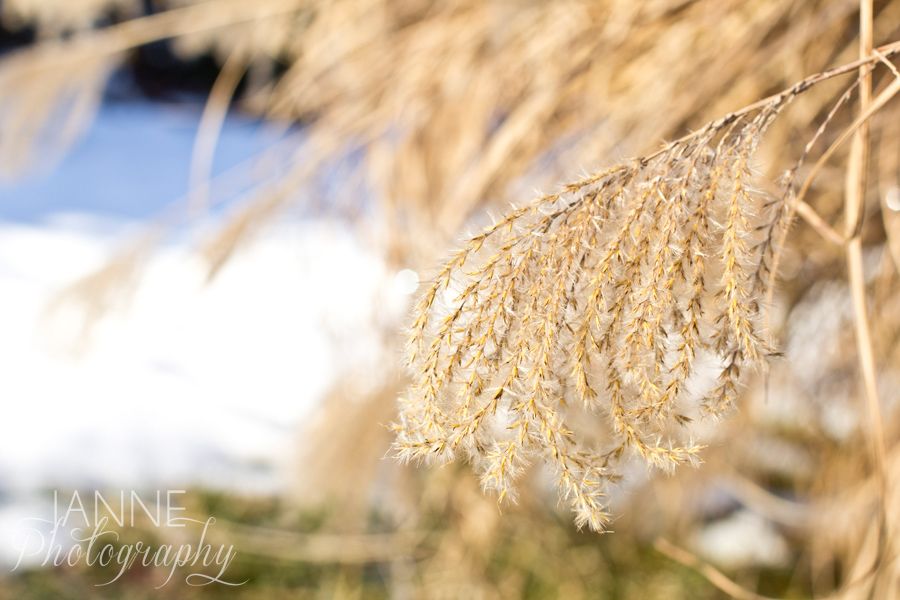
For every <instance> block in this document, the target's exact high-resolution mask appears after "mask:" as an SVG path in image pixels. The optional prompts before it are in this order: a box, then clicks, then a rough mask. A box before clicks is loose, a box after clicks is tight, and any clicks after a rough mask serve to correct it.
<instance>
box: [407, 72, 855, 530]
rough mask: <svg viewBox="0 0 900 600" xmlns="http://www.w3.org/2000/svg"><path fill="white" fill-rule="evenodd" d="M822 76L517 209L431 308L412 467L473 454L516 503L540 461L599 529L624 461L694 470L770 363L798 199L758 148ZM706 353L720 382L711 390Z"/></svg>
mask: <svg viewBox="0 0 900 600" xmlns="http://www.w3.org/2000/svg"><path fill="white" fill-rule="evenodd" d="M843 72H847V70H846V69H845V70H844V71H843ZM824 78H825V77H823V76H822V75H819V76H814V77H813V78H810V79H807V80H805V81H803V82H801V83H799V84H797V85H795V86H794V87H792V88H790V89H788V90H786V91H784V92H782V93H780V94H777V95H775V96H772V97H770V98H767V99H766V100H763V101H760V102H758V103H756V104H754V105H752V106H750V107H747V108H745V109H743V110H741V111H737V112H735V113H732V114H729V115H727V116H725V117H723V118H722V119H719V120H717V121H714V122H711V123H709V124H707V125H706V126H705V127H703V128H701V129H699V130H697V131H695V132H693V133H691V134H690V135H688V136H685V137H683V138H681V139H679V140H676V141H674V142H671V143H668V144H666V145H665V146H663V147H662V148H661V149H660V150H659V151H657V152H655V153H653V154H650V155H648V156H645V157H642V158H639V159H635V160H632V161H629V162H626V163H623V164H621V165H618V166H616V167H613V168H611V169H609V170H606V171H604V172H601V173H598V174H595V175H593V176H590V177H588V178H586V179H583V180H582V181H579V182H577V183H574V184H570V185H567V186H565V187H564V188H563V189H562V191H560V192H558V193H555V194H550V195H547V196H543V197H541V198H539V199H538V200H536V201H534V202H533V203H531V204H529V205H526V206H522V207H519V208H515V209H514V210H512V211H510V212H509V213H508V214H507V215H506V216H505V217H503V218H501V219H499V220H497V221H496V222H495V223H494V224H493V225H491V226H489V227H487V228H486V229H485V230H484V231H482V232H481V233H479V234H478V235H475V236H474V237H472V238H471V239H470V240H469V241H468V242H467V243H466V244H464V245H463V247H462V248H461V249H460V250H459V251H458V252H457V253H456V254H455V255H454V256H453V257H451V258H450V260H449V261H447V262H446V263H445V265H444V266H443V268H442V269H440V271H439V272H438V274H437V275H436V276H435V278H434V279H433V280H432V281H431V283H430V285H429V287H428V288H427V289H426V291H425V293H424V294H423V295H422V296H421V298H420V300H419V302H418V304H417V305H416V318H415V320H414V323H413V326H412V332H411V337H410V341H409V363H410V365H411V366H412V370H413V373H414V382H413V384H412V385H411V386H410V388H409V390H408V393H407V395H406V397H405V398H404V399H403V400H402V402H401V411H400V418H399V421H398V423H397V424H396V425H395V430H396V433H397V439H396V443H395V448H396V451H397V454H398V456H399V457H400V458H401V459H404V460H422V459H426V460H438V461H446V460H451V459H452V458H453V457H455V456H457V455H463V456H466V457H467V458H468V459H469V460H470V461H471V462H472V463H473V465H474V466H475V468H476V469H477V470H478V472H479V473H480V474H481V478H482V483H483V485H484V487H485V488H486V489H490V490H494V491H496V492H498V493H499V494H500V496H501V498H503V497H506V496H509V495H511V494H512V493H514V486H515V482H516V478H517V477H518V476H519V475H520V474H521V473H522V472H523V470H524V467H525V466H526V465H527V464H528V463H529V462H531V461H532V460H535V459H538V460H543V461H544V462H545V463H546V464H548V465H550V466H551V467H552V468H553V469H554V471H555V472H556V474H557V482H558V486H559V490H560V494H561V496H562V497H564V498H566V499H567V500H568V501H569V502H570V504H571V506H572V508H573V510H574V512H575V515H576V522H577V523H578V524H579V525H588V526H589V527H590V528H591V529H594V530H598V531H599V530H603V529H604V527H605V525H606V523H607V522H608V514H607V512H606V503H605V495H606V489H607V485H608V484H609V483H610V482H612V481H615V480H616V478H617V475H616V466H617V463H619V462H620V461H621V460H622V459H623V458H625V457H628V456H634V457H637V458H639V459H641V460H643V461H644V462H646V463H647V464H649V465H651V466H653V467H656V468H660V469H664V470H671V469H673V468H674V467H676V466H677V465H680V464H684V463H695V462H697V461H698V460H699V459H698V453H699V451H700V450H701V446H700V445H699V444H697V443H694V442H693V441H692V440H691V435H690V427H689V424H690V423H691V422H692V420H693V419H694V417H695V416H697V415H703V414H709V415H720V414H721V413H722V412H723V411H725V410H727V409H728V408H729V407H730V406H732V405H733V404H734V401H735V399H736V397H737V394H738V392H739V389H740V386H741V382H742V377H743V375H744V373H745V372H746V371H748V370H753V369H755V368H758V367H759V366H760V365H762V364H763V362H764V360H765V359H766V357H767V356H768V355H770V354H771V353H772V352H773V350H772V347H771V344H770V343H769V341H768V334H767V332H766V331H765V330H764V327H763V323H762V318H761V313H762V312H763V305H764V302H763V299H764V297H765V294H766V292H767V286H769V285H771V278H770V277H768V275H769V272H770V269H771V262H772V256H773V254H774V253H775V251H776V249H777V246H778V244H779V243H780V240H779V235H780V234H781V233H782V232H784V231H785V230H786V228H787V226H788V223H789V221H790V218H791V216H792V211H791V210H790V206H789V201H790V199H789V198H788V196H787V193H786V195H785V196H784V197H781V198H767V197H765V196H764V194H762V193H761V192H759V191H757V189H756V187H755V186H754V177H755V175H754V170H753V160H754V154H755V152H756V150H757V148H758V146H759V144H760V141H761V140H762V138H763V137H764V135H765V133H766V130H767V128H768V127H769V126H770V125H771V124H772V122H773V121H774V120H775V119H776V118H777V117H778V115H779V114H780V113H781V112H782V111H783V110H784V108H785V107H786V106H787V105H788V104H789V103H790V101H791V100H793V99H794V98H795V97H796V96H797V95H799V94H800V93H802V92H803V91H805V90H806V89H808V88H809V87H811V86H812V85H813V84H814V83H817V82H818V81H821V80H823V79H824ZM843 103H844V100H841V101H839V105H840V104H843ZM701 357H702V358H703V359H704V361H703V362H704V363H707V364H712V365H714V366H715V367H716V369H717V371H718V373H717V374H716V373H715V371H713V374H712V375H706V376H705V377H706V379H707V380H709V381H707V382H705V383H706V385H702V384H703V381H702V380H703V379H704V376H702V375H700V368H699V366H698V359H699V358H701ZM698 382H699V383H698ZM575 405H579V406H580V407H581V408H583V409H586V410H589V411H592V412H595V413H597V414H598V415H600V416H601V417H605V418H602V419H601V422H603V423H605V426H604V428H605V430H604V431H603V432H601V433H600V434H598V435H597V436H596V437H597V439H599V440H600V441H599V442H598V443H595V442H592V443H588V442H585V441H583V440H581V439H580V436H579V435H577V434H576V433H575V432H574V431H573V430H572V429H571V428H570V427H569V426H568V425H567V415H568V414H569V413H570V411H571V410H573V408H574V406H575Z"/></svg>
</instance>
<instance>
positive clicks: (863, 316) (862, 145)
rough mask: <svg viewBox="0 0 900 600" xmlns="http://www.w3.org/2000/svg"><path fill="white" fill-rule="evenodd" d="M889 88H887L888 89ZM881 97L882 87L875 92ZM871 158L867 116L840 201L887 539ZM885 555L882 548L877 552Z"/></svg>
mask: <svg viewBox="0 0 900 600" xmlns="http://www.w3.org/2000/svg"><path fill="white" fill-rule="evenodd" d="M859 6H860V11H859V17H860V36H859V37H860V41H859V53H860V57H867V56H871V55H872V0H861V1H860V5H859ZM860 78H861V81H860V86H859V111H860V117H864V116H866V115H867V114H869V113H871V112H873V111H872V109H873V108H874V106H873V103H872V78H871V75H870V71H869V70H868V69H863V68H861V69H860ZM898 86H900V79H895V80H894V81H893V82H892V85H891V86H890V88H889V89H893V88H898ZM886 91H887V90H886ZM881 96H884V92H883V93H882V94H881V95H880V96H879V98H880V97H881ZM868 160H869V126H868V119H865V120H864V121H863V122H861V123H859V126H858V127H857V128H856V132H855V133H854V137H853V146H852V147H851V150H850V163H849V165H848V168H847V180H846V186H845V195H846V199H845V202H844V217H845V219H846V223H845V227H846V235H847V236H848V238H849V241H848V243H847V271H848V279H849V285H850V291H851V296H852V301H853V315H854V325H855V327H854V329H855V332H856V345H857V351H858V354H859V366H860V371H861V374H862V379H863V388H864V391H865V401H866V412H867V416H868V421H869V436H870V444H871V449H872V459H873V465H874V468H875V473H876V479H877V481H878V486H879V491H880V492H881V493H880V515H879V516H880V519H881V528H880V542H879V547H880V548H881V546H882V544H883V543H884V542H885V540H886V537H885V534H886V532H885V531H884V527H885V526H886V514H885V510H886V507H885V502H886V497H887V479H886V455H887V451H886V447H885V441H884V426H883V422H882V416H881V403H880V401H879V398H878V381H877V375H876V366H875V356H874V352H873V350H872V336H871V331H870V328H869V316H868V311H867V308H866V281H865V272H864V269H863V259H862V237H861V235H860V234H861V232H862V225H863V218H862V217H863V213H864V210H865V192H866V171H867V167H868ZM880 554H883V553H880Z"/></svg>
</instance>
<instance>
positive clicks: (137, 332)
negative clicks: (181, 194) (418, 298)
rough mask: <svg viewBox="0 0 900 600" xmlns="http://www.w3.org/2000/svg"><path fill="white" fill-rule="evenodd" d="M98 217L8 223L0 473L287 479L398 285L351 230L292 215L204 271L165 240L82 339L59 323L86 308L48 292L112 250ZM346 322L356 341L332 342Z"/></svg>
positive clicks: (3, 249) (12, 482)
mask: <svg viewBox="0 0 900 600" xmlns="http://www.w3.org/2000/svg"><path fill="white" fill-rule="evenodd" d="M69 223H72V221H71V220H69ZM89 223H90V219H89V218H85V219H81V220H80V222H79V224H78V226H77V227H75V228H73V227H72V226H70V225H67V226H63V227H60V226H51V227H36V226H23V225H11V224H5V225H0V294H2V302H3V308H4V310H2V311H0V332H2V334H0V364H2V365H3V367H2V370H3V376H2V383H0V386H2V387H0V390H2V398H3V418H2V419H0V489H3V488H5V489H6V490H7V491H18V492H25V491H27V490H35V489H37V488H40V487H74V486H78V487H82V488H85V487H88V488H104V487H105V488H117V489H118V488H131V487H134V486H139V487H141V488H147V487H151V488H152V487H153V486H166V485H168V486H173V485H198V484H203V485H209V486H214V487H227V488H239V489H242V490H244V491H247V490H253V489H271V488H273V487H277V486H278V485H279V484H280V483H282V482H284V481H285V477H284V476H285V469H290V468H292V465H291V464H290V459H291V457H293V456H294V455H295V454H296V453H295V451H294V444H295V443H296V442H297V440H296V437H297V430H298V425H299V424H300V422H301V421H302V419H303V417H304V415H307V414H308V413H309V411H310V409H311V408H312V407H313V405H314V402H315V400H316V399H317V398H318V397H319V396H320V394H321V393H322V392H323V391H324V390H325V388H326V387H327V386H328V385H329V382H330V380H331V379H332V378H333V377H334V376H335V375H336V374H337V373H338V372H339V366H340V363H339V362H338V361H340V362H341V363H345V362H346V361H348V360H372V358H373V355H374V353H375V352H376V348H375V346H374V341H373V339H374V336H373V335H372V334H371V333H367V332H368V329H367V328H369V327H371V324H370V323H371V320H372V319H371V316H370V314H369V313H370V311H372V310H375V308H374V307H375V306H378V307H379V309H380V310H383V308H384V305H385V304H388V305H395V306H396V307H398V310H402V309H400V308H399V307H401V306H402V305H403V297H402V294H403V291H404V289H403V286H402V285H401V286H399V287H398V286H396V285H387V286H381V287H384V288H385V289H384V290H382V289H381V287H380V284H381V283H382V282H384V281H389V282H390V281H391V279H389V278H386V274H385V273H384V268H383V266H382V264H381V263H380V262H379V261H378V260H376V259H375V258H373V257H372V255H371V254H367V253H365V252H364V251H363V250H362V249H360V248H359V247H358V246H357V245H356V243H355V242H354V240H353V238H352V237H351V235H350V234H349V233H348V232H346V231H344V230H342V229H340V228H339V227H337V226H335V225H328V224H321V223H319V224H315V223H306V224H293V225H282V226H279V227H275V228H273V229H271V230H270V231H268V232H266V234H265V235H262V236H260V238H259V239H258V240H257V241H256V242H253V243H251V244H250V245H249V246H247V247H246V248H244V249H243V251H242V252H240V253H238V254H236V255H235V257H234V259H233V262H231V263H229V264H228V265H227V266H226V267H225V268H224V269H223V271H222V272H221V273H220V274H219V276H218V277H217V278H216V279H214V280H213V281H212V283H210V284H209V285H206V284H205V283H204V277H205V271H204V269H203V268H202V265H201V264H200V263H199V261H198V260H197V258H196V257H195V255H194V254H193V253H192V252H191V249H190V248H188V247H185V246H183V245H182V246H172V247H167V248H163V249H161V250H159V251H158V252H157V253H155V254H153V255H152V258H151V259H150V262H149V265H148V267H147V269H146V271H145V272H144V275H143V278H142V279H141V283H140V285H139V287H138V288H137V290H136V293H135V296H134V298H133V300H132V302H131V303H130V304H129V305H128V306H127V307H125V308H124V309H123V310H121V311H118V312H116V313H115V314H114V315H113V316H111V317H108V318H106V319H105V320H103V321H102V322H101V323H100V325H99V326H98V327H97V328H96V329H95V330H94V332H93V334H92V337H91V342H90V344H89V346H87V348H86V349H85V350H84V351H83V352H81V353H80V355H75V354H73V353H72V352H70V351H68V350H67V347H68V346H67V345H66V344H64V342H66V341H70V340H67V339H66V338H61V337H60V335H59V332H60V331H69V330H73V329H75V328H76V326H77V323H73V322H71V320H73V319H76V318H77V315H76V314H74V313H72V312H71V311H69V312H61V313H59V314H58V315H57V317H56V318H55V319H53V320H49V321H48V320H47V319H46V316H45V308H46V306H47V303H48V302H49V301H50V300H51V298H53V297H54V294H55V293H56V292H57V291H58V290H59V289H60V288H61V287H62V286H64V285H66V284H67V283H69V282H70V281H71V280H72V278H73V277H75V276H77V275H78V274H80V273H85V272H89V271H90V270H91V269H92V268H94V267H96V266H97V265H99V264H102V261H103V260H104V259H105V257H107V256H108V255H109V251H110V246H111V239H112V238H111V236H110V235H109V234H107V235H102V234H98V233H97V232H98V231H102V228H100V227H90V226H85V224H89ZM400 279H402V277H401V278H400ZM376 299H377V300H376ZM66 318H67V319H69V321H70V322H69V323H65V322H61V321H62V320H64V319H66ZM51 323H52V325H53V327H50V324H51ZM60 325H62V327H60ZM349 335H352V339H353V340H354V341H355V342H356V344H355V345H354V346H353V348H352V354H355V355H356V356H347V351H346V349H343V350H341V351H338V350H337V349H336V347H335V344H334V339H335V337H337V338H338V339H340V338H341V337H347V336H349ZM338 352H340V356H338Z"/></svg>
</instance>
